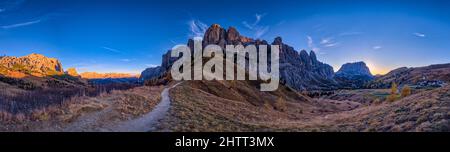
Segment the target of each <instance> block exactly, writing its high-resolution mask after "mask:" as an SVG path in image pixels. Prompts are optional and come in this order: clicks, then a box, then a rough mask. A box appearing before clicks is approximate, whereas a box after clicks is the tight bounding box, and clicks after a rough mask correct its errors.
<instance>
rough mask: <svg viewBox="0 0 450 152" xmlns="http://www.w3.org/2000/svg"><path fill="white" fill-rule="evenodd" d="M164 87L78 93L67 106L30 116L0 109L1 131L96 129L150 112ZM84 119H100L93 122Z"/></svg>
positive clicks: (45, 110)
mask: <svg viewBox="0 0 450 152" xmlns="http://www.w3.org/2000/svg"><path fill="white" fill-rule="evenodd" d="M162 90H163V87H162V86H154V87H146V86H144V87H136V88H132V89H129V90H114V91H112V92H111V93H101V94H99V95H98V96H95V97H88V96H75V97H72V98H70V99H68V100H67V101H66V102H64V103H65V104H64V105H61V106H48V107H45V108H42V109H35V110H34V111H33V112H32V113H31V114H30V115H24V114H11V113H9V112H5V111H0V121H1V122H2V123H1V124H0V131H96V129H102V128H101V127H107V126H108V125H111V124H113V123H117V122H120V121H123V120H128V119H133V118H136V117H138V116H140V115H143V114H145V113H148V112H150V111H151V110H152V109H153V107H154V106H155V105H156V104H157V103H158V102H159V100H160V93H161V91H162ZM98 113H102V114H101V115H98ZM84 119H96V120H97V119H98V120H100V121H98V122H95V123H94V124H91V123H84V122H83V121H85V120H84Z"/></svg>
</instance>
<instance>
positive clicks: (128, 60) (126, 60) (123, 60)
mask: <svg viewBox="0 0 450 152" xmlns="http://www.w3.org/2000/svg"><path fill="white" fill-rule="evenodd" d="M120 61H122V62H130V61H131V59H120Z"/></svg>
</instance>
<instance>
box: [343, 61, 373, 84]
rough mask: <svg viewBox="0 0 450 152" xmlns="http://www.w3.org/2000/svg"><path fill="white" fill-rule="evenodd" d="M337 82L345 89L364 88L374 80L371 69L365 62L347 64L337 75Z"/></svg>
mask: <svg viewBox="0 0 450 152" xmlns="http://www.w3.org/2000/svg"><path fill="white" fill-rule="evenodd" d="M335 79H336V81H338V82H339V85H340V86H341V87H343V88H351V89H359V88H363V87H364V86H365V85H366V83H367V82H369V81H371V80H373V79H374V76H373V75H372V73H370V69H369V68H368V67H367V65H366V63H364V62H362V61H361V62H354V63H346V64H344V65H342V67H341V68H340V69H339V71H338V72H336V74H335Z"/></svg>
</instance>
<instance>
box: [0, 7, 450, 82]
mask: <svg viewBox="0 0 450 152" xmlns="http://www.w3.org/2000/svg"><path fill="white" fill-rule="evenodd" d="M213 23H218V24H221V25H222V26H223V27H228V26H234V27H236V28H237V29H238V30H239V31H240V32H241V34H242V35H246V36H248V37H253V38H261V39H266V40H268V41H269V42H272V41H273V39H274V38H275V37H276V36H281V37H283V41H284V42H285V43H287V44H289V45H291V46H294V48H296V49H297V50H302V49H306V50H314V51H316V52H317V54H318V58H319V60H321V61H323V62H325V63H328V64H330V65H332V66H333V67H334V68H335V70H337V69H338V68H339V67H340V66H341V65H342V64H344V63H346V62H354V61H365V62H366V63H367V64H368V65H369V67H370V68H371V70H372V72H373V73H385V72H388V71H389V70H391V69H394V68H398V67H402V66H409V67H410V66H425V65H429V64H436V63H450V50H449V49H450V2H447V1H445V0H443V1H433V0H427V1H425V0H422V1H414V0H408V1H406V0H404V1H382V0H373V1H365V0H358V1H345V0H339V1H338V0H323V1H321V0H314V1H313V0H310V1H283V0H279V1H273V0H271V1H234V0H227V1H224V0H215V1H206V0H204V1H181V0H179V1H170V0H165V1H162V0H161V1H149V0H147V1H145V0H0V54H5V55H9V56H24V55H27V54H30V53H33V52H34V53H41V54H44V55H46V56H50V57H55V58H58V59H60V60H61V62H62V63H63V66H64V67H65V68H66V69H67V68H68V67H76V68H77V69H78V71H81V72H84V71H97V72H132V73H139V72H140V71H142V70H144V69H145V68H146V67H150V66H155V65H159V64H160V62H161V55H162V54H163V53H164V52H166V51H167V50H168V49H170V48H172V47H173V46H174V45H176V44H180V43H182V44H185V43H186V41H187V39H188V38H189V37H193V36H201V35H202V32H203V31H204V30H205V28H206V27H207V26H209V25H211V24H213Z"/></svg>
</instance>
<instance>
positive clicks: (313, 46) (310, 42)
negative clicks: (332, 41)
mask: <svg viewBox="0 0 450 152" xmlns="http://www.w3.org/2000/svg"><path fill="white" fill-rule="evenodd" d="M306 39H307V42H308V48H309V49H310V50H313V51H316V52H319V51H320V48H318V47H316V45H315V44H314V40H313V38H312V37H311V36H306Z"/></svg>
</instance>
